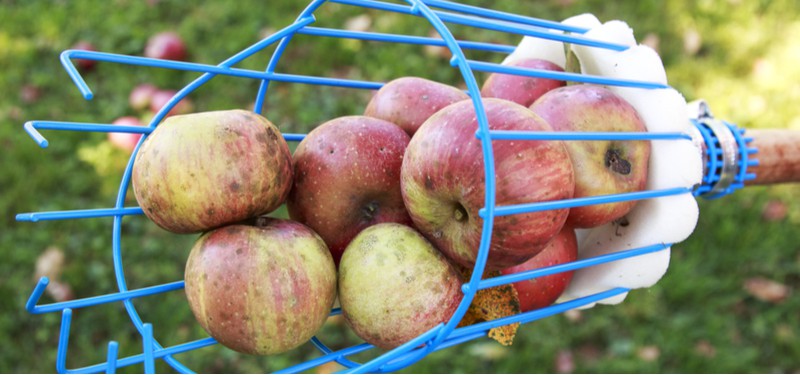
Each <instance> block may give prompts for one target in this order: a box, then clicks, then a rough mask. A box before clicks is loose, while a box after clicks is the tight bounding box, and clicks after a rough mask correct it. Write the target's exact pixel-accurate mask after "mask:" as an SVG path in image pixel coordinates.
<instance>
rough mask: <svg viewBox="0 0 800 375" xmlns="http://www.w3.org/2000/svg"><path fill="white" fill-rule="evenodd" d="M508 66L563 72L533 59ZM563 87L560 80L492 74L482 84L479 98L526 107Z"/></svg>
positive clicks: (547, 62) (550, 63)
mask: <svg viewBox="0 0 800 375" xmlns="http://www.w3.org/2000/svg"><path fill="white" fill-rule="evenodd" d="M509 66H511V67H517V68H530V69H541V70H552V71H554V72H563V71H564V69H563V68H561V67H560V66H558V65H556V64H554V63H552V62H550V61H547V60H542V59H533V58H529V59H522V60H516V61H514V62H512V63H511V64H509ZM564 85H566V82H565V81H562V80H555V79H547V78H538V77H526V76H519V75H515V74H500V73H493V74H491V75H489V78H487V79H486V82H484V83H483V87H482V88H481V96H483V97H485V98H499V99H506V100H510V101H512V102H514V103H517V104H521V105H523V106H526V107H528V106H530V105H531V104H533V102H534V101H536V99H538V98H539V97H540V96H542V95H543V94H544V93H546V92H548V91H550V90H552V89H555V88H558V87H562V86H564Z"/></svg>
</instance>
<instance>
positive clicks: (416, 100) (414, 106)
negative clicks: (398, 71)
mask: <svg viewBox="0 0 800 375" xmlns="http://www.w3.org/2000/svg"><path fill="white" fill-rule="evenodd" d="M465 99H469V96H468V95H467V94H466V93H465V92H464V91H462V90H459V89H457V88H455V87H453V86H449V85H445V84H443V83H439V82H436V81H431V80H428V79H424V78H420V77H401V78H397V79H395V80H392V81H390V82H388V83H387V84H386V85H384V86H383V87H381V89H380V90H378V91H377V92H376V93H375V95H374V96H373V97H372V99H371V100H370V101H369V103H368V104H367V108H366V110H365V111H364V115H365V116H370V117H375V118H379V119H382V120H386V121H389V122H392V123H395V124H397V126H399V127H401V128H403V130H405V131H406V133H408V135H411V136H413V135H414V133H415V132H416V131H417V129H418V128H419V127H420V125H422V123H423V122H425V120H427V119H428V117H431V115H433V114H434V113H436V112H437V111H438V110H440V109H442V108H444V107H446V106H447V105H449V104H452V103H455V102H458V101H461V100H465Z"/></svg>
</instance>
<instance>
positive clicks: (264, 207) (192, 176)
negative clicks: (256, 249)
mask: <svg viewBox="0 0 800 375" xmlns="http://www.w3.org/2000/svg"><path fill="white" fill-rule="evenodd" d="M132 183H133V191H134V194H135V196H136V200H137V201H138V202H139V205H140V206H141V207H142V210H143V211H144V214H145V215H147V217H148V218H150V219H151V220H152V221H153V222H155V223H156V224H157V225H159V226H160V227H162V228H164V229H166V230H168V231H171V232H175V233H192V232H199V231H205V230H208V229H212V228H216V227H219V226H222V225H225V224H230V223H235V222H238V221H241V220H244V219H247V218H251V217H255V216H259V215H262V214H264V213H268V212H270V211H273V210H275V209H276V208H278V207H279V206H280V205H281V204H283V202H284V201H285V200H286V197H287V196H288V194H289V189H290V188H291V186H292V160H291V153H290V151H289V146H288V145H287V144H286V141H285V140H284V139H283V137H282V136H281V133H280V131H279V130H278V128H277V127H276V126H275V125H273V124H272V123H271V122H270V121H269V120H267V119H266V118H264V117H263V116H260V115H258V114H256V113H253V112H249V111H244V110H225V111H213V112H201V113H194V114H189V115H177V116H171V117H168V118H166V119H165V120H164V121H163V122H162V123H161V124H159V125H158V126H157V127H156V128H155V130H154V131H153V132H152V133H150V135H149V136H147V138H145V140H144V142H143V143H142V145H141V147H140V148H139V152H138V153H137V155H136V159H135V161H134V165H133V174H132Z"/></svg>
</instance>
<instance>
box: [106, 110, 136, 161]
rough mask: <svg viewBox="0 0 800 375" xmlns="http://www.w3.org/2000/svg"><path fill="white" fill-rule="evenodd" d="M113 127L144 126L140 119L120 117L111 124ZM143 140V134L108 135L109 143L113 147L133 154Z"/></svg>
mask: <svg viewBox="0 0 800 375" xmlns="http://www.w3.org/2000/svg"><path fill="white" fill-rule="evenodd" d="M111 124H112V125H125V126H143V124H142V123H141V121H139V119H138V118H136V117H133V116H123V117H120V118H118V119H116V120H114V122H112V123H111ZM141 138H142V135H141V134H137V133H108V141H109V142H111V144H112V145H114V146H115V147H117V148H119V149H121V150H125V151H127V152H133V149H134V148H136V144H137V143H139V139H141Z"/></svg>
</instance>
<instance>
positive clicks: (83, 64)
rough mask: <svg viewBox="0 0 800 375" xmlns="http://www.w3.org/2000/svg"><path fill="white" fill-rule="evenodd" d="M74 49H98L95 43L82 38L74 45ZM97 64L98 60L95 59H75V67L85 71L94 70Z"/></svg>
mask: <svg viewBox="0 0 800 375" xmlns="http://www.w3.org/2000/svg"><path fill="white" fill-rule="evenodd" d="M72 49H76V50H81V51H92V52H94V51H97V49H96V48H95V46H94V44H93V43H92V42H89V41H87V40H81V41H79V42H77V43H75V45H73V46H72ZM95 66H97V61H95V60H88V59H75V67H76V68H78V70H81V71H83V72H89V71H92V70H94V68H95Z"/></svg>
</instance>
